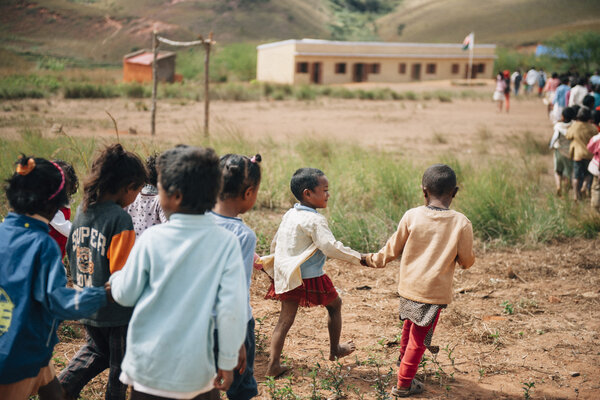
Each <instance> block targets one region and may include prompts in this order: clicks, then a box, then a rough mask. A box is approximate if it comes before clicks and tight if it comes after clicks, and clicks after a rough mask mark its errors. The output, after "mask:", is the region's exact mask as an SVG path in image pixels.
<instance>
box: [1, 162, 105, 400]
mask: <svg viewBox="0 0 600 400" xmlns="http://www.w3.org/2000/svg"><path fill="white" fill-rule="evenodd" d="M6 182H7V185H6V186H5V187H4V190H5V192H6V198H7V199H8V204H9V205H10V207H11V209H12V211H11V212H9V213H8V215H7V216H6V218H5V219H4V221H3V222H2V224H0V399H6V400H8V399H10V400H27V399H29V397H30V396H33V395H35V394H39V397H40V399H41V400H47V399H62V398H63V391H62V388H61V386H60V384H59V383H58V381H57V379H56V377H55V374H54V368H53V366H52V363H51V361H50V359H51V358H52V354H53V349H54V345H56V343H58V337H57V335H56V330H57V329H58V325H59V324H60V322H61V320H65V319H77V318H82V317H85V316H88V315H90V314H92V313H93V312H95V311H96V310H98V309H99V308H100V307H102V306H104V305H105V304H106V299H107V295H106V290H105V289H104V288H103V287H96V288H85V289H84V290H83V291H76V290H74V289H71V288H67V287H66V285H67V277H66V275H65V267H64V266H63V264H62V258H61V255H60V250H59V248H58V245H57V244H56V242H55V241H54V240H53V239H52V238H51V237H50V236H49V235H48V223H49V221H50V219H51V218H52V217H53V216H54V215H55V214H56V212H57V211H58V210H59V208H60V207H62V206H63V205H65V204H67V202H68V197H67V190H65V185H66V177H65V173H64V171H63V170H62V168H61V167H60V166H59V165H58V163H55V162H51V161H48V160H45V159H43V158H36V157H27V156H21V158H20V159H19V160H18V161H17V168H16V172H15V173H14V174H13V175H12V177H10V178H9V179H8V180H7V181H6Z"/></svg>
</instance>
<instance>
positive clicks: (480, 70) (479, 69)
mask: <svg viewBox="0 0 600 400" xmlns="http://www.w3.org/2000/svg"><path fill="white" fill-rule="evenodd" d="M477 72H478V73H480V74H483V73H484V72H485V64H478V65H477Z"/></svg>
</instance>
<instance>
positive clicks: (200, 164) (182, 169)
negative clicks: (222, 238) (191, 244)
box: [157, 146, 222, 214]
mask: <svg viewBox="0 0 600 400" xmlns="http://www.w3.org/2000/svg"><path fill="white" fill-rule="evenodd" d="M157 167H158V179H159V182H160V185H161V186H162V188H163V189H164V190H165V191H166V192H167V193H168V194H173V193H175V192H177V191H179V192H180V193H181V195H182V201H181V205H180V207H181V209H182V210H185V211H186V212H188V213H194V214H204V213H205V212H206V211H209V210H212V208H213V207H214V206H215V204H216V202H217V195H218V194H219V192H220V190H221V185H222V175H221V168H220V167H219V157H218V156H217V153H215V151H214V150H213V149H211V148H201V147H191V146H177V147H175V148H173V149H170V150H167V151H165V152H164V153H162V154H161V155H160V156H159V157H158V162H157Z"/></svg>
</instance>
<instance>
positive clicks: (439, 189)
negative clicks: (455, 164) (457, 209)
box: [421, 164, 456, 196]
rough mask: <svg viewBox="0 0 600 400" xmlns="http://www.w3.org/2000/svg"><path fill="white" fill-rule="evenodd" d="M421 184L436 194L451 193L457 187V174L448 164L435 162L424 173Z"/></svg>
mask: <svg viewBox="0 0 600 400" xmlns="http://www.w3.org/2000/svg"><path fill="white" fill-rule="evenodd" d="M421 184H422V185H423V188H424V189H427V190H428V191H429V192H430V193H431V194H433V195H434V196H442V195H445V194H449V193H452V191H453V190H454V189H455V188H456V174H455V173H454V170H453V169H452V168H450V167H449V166H448V165H446V164H434V165H432V166H431V167H429V168H427V169H426V170H425V173H423V179H422V180H421Z"/></svg>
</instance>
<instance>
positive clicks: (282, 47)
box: [256, 39, 496, 84]
mask: <svg viewBox="0 0 600 400" xmlns="http://www.w3.org/2000/svg"><path fill="white" fill-rule="evenodd" d="M257 52H258V54H257V65H256V69H257V71H256V78H257V80H259V81H265V82H275V83H288V84H303V83H322V84H336V83H338V84H339V83H350V82H385V83H394V82H411V81H426V80H436V79H462V78H467V75H468V73H467V72H468V68H469V50H463V46H462V44H460V43H456V44H454V43H384V42H340V41H331V40H316V39H302V40H284V41H281V42H274V43H267V44H262V45H260V46H258V47H257ZM495 59H496V45H494V44H477V45H475V46H474V48H473V65H472V74H471V77H472V78H492V77H493V76H494V75H495V74H494V70H493V69H494V61H495Z"/></svg>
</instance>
